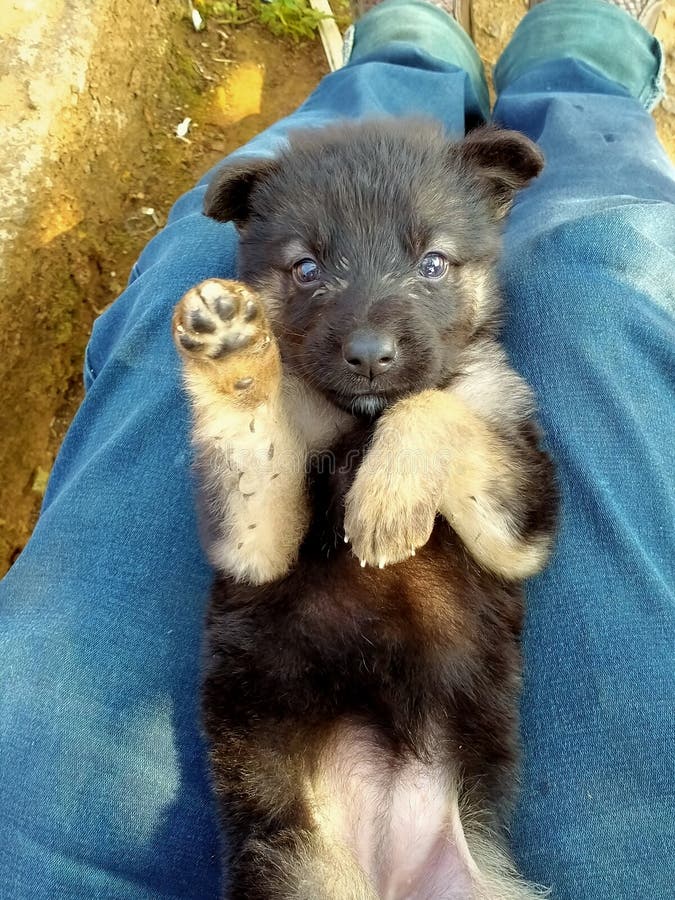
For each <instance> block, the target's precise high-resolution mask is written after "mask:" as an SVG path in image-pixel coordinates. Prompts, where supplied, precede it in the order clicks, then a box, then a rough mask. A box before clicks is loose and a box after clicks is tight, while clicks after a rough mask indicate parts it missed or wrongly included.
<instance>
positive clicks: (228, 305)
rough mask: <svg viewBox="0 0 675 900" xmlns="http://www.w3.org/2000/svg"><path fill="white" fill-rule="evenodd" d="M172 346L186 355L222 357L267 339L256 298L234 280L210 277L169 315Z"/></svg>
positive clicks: (264, 341)
mask: <svg viewBox="0 0 675 900" xmlns="http://www.w3.org/2000/svg"><path fill="white" fill-rule="evenodd" d="M173 334H174V340H175V341H176V346H177V347H178V349H179V350H180V351H181V353H183V354H184V355H186V356H189V357H192V358H198V359H223V358H224V357H226V356H227V355H228V354H230V353H234V352H237V351H241V350H244V349H247V348H252V346H255V345H260V346H261V347H262V346H263V345H264V344H265V343H266V342H269V340H270V335H269V331H268V328H267V323H266V321H265V317H264V315H263V311H262V304H261V302H260V298H259V297H258V296H257V294H255V293H254V292H253V291H252V290H250V288H247V287H246V285H244V284H240V283H239V282H237V281H222V280H220V279H217V278H211V279H209V280H208V281H202V283H201V284H198V285H197V287H194V288H192V289H191V290H189V291H188V292H187V294H185V295H184V296H183V297H182V299H181V300H180V301H179V303H178V305H177V306H176V310H175V312H174V317H173Z"/></svg>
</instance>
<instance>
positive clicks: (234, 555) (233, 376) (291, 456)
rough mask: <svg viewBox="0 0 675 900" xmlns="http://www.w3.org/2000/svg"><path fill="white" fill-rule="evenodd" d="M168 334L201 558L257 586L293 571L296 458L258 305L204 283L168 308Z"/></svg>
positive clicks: (239, 287) (249, 294) (300, 474)
mask: <svg viewBox="0 0 675 900" xmlns="http://www.w3.org/2000/svg"><path fill="white" fill-rule="evenodd" d="M173 334H174V340H175V342H176V346H177V347H178V350H179V352H180V354H181V356H182V358H183V366H184V380H185V386H186V389H187V392H188V394H189V396H190V399H191V401H192V410H193V419H194V429H193V441H194V444H195V447H196V451H197V466H198V470H199V475H200V482H201V484H200V487H201V490H202V493H203V495H204V500H205V504H206V510H205V512H206V534H205V540H206V544H207V547H206V549H207V553H208V555H209V558H210V560H211V562H212V564H213V565H214V566H215V567H216V568H217V569H218V570H219V571H220V572H223V573H226V574H229V575H231V576H233V577H234V578H235V579H237V580H239V581H247V582H250V583H253V584H260V583H263V582H266V581H271V580H274V579H276V578H280V577H281V576H283V575H284V574H285V573H286V572H287V571H288V569H289V568H290V566H291V565H292V564H293V562H294V561H295V558H296V555H297V552H298V548H299V545H300V542H301V540H302V537H303V535H304V532H305V528H306V525H307V515H308V513H307V501H306V496H305V472H304V457H305V450H304V445H303V442H302V441H301V439H300V437H299V436H298V435H297V434H296V433H295V431H294V429H293V427H292V426H291V423H290V422H289V421H288V419H287V417H286V416H285V415H284V412H283V410H282V407H281V402H280V393H281V392H280V387H281V362H280V357H279V350H278V347H277V344H276V341H275V339H274V336H273V335H272V332H271V330H270V327H269V325H268V322H267V319H266V316H265V312H264V308H263V303H262V302H261V299H260V297H259V296H258V295H257V294H256V293H255V292H253V291H252V290H250V289H249V288H248V287H246V286H245V285H243V284H240V283H238V282H234V281H222V280H218V279H212V280H209V281H204V282H202V283H201V284H200V285H198V286H197V287H195V288H193V289H192V290H190V291H188V292H187V294H185V296H184V297H183V298H182V299H181V300H180V302H179V303H178V305H177V306H176V309H175V312H174V317H173Z"/></svg>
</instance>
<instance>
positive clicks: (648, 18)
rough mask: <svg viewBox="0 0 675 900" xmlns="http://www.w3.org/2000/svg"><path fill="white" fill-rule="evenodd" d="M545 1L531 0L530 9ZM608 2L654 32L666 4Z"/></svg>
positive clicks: (642, 0) (649, 0)
mask: <svg viewBox="0 0 675 900" xmlns="http://www.w3.org/2000/svg"><path fill="white" fill-rule="evenodd" d="M545 2H546V0H529V6H530V9H532V7H533V6H539V4H540V3H545ZM606 2H607V3H613V4H614V6H618V7H619V9H622V10H623V11H624V12H627V13H628V15H629V16H632V17H633V18H634V19H637V20H638V22H639V23H640V25H642V26H643V28H646V29H647V31H651V33H652V34H654V32H655V31H656V23H657V22H658V21H659V16H660V15H661V11H662V10H663V7H664V6H665V0H606Z"/></svg>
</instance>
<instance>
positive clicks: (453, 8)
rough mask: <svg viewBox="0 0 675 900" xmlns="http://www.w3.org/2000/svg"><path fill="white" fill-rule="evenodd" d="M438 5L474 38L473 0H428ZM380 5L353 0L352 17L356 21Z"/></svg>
mask: <svg viewBox="0 0 675 900" xmlns="http://www.w3.org/2000/svg"><path fill="white" fill-rule="evenodd" d="M427 2H429V3H431V5H432V6H437V7H438V8H439V9H442V10H443V11H444V12H446V13H447V14H448V15H449V16H452V18H453V19H454V20H455V22H457V23H458V24H459V25H461V26H462V28H463V29H464V31H466V33H467V34H468V35H469V37H470V38H471V39H473V19H472V16H471V0H427ZM377 5H378V0H351V9H352V19H353V21H354V22H356V21H357V19H360V18H361V16H364V15H365V14H366V13H367V12H368V10H369V9H372V8H373V7H374V6H377Z"/></svg>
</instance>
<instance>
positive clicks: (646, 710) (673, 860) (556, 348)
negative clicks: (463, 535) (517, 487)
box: [495, 0, 675, 900]
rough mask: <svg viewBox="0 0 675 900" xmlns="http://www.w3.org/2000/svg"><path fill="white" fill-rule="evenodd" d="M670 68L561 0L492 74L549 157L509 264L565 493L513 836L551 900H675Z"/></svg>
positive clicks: (538, 629) (519, 344)
mask: <svg viewBox="0 0 675 900" xmlns="http://www.w3.org/2000/svg"><path fill="white" fill-rule="evenodd" d="M594 54H595V55H594ZM659 66H660V55H659V50H658V48H657V46H656V45H655V43H654V41H653V39H652V38H651V36H650V35H649V34H648V33H647V32H645V31H643V30H642V29H641V28H640V27H639V26H638V25H637V23H635V22H633V21H632V20H631V19H629V17H628V16H626V15H625V14H623V13H621V12H620V11H619V10H617V9H615V8H614V7H612V6H609V5H608V4H605V3H600V2H594V0H569V2H567V0H550V2H547V3H544V4H542V5H541V6H538V7H536V8H535V9H534V10H533V11H532V12H531V13H529V14H528V16H527V17H526V18H525V19H524V20H523V21H522V23H521V25H520V27H519V29H518V31H517V32H516V34H515V35H514V38H513V40H512V42H511V44H510V46H509V47H508V49H507V50H506V52H505V54H504V56H503V57H502V59H501V61H500V63H499V65H498V66H497V69H496V73H495V75H496V78H495V81H496V85H497V88H498V90H499V100H498V103H497V106H496V110H495V117H496V119H497V120H498V121H499V122H501V123H503V124H505V125H507V126H509V127H512V128H517V129H519V130H521V131H524V132H525V133H526V134H528V136H529V137H531V138H533V139H534V140H536V141H537V142H538V143H539V144H540V146H541V148H542V149H543V151H544V154H545V157H546V161H547V162H546V166H545V169H544V173H543V174H542V175H541V177H540V178H539V179H538V180H537V181H536V182H535V183H534V184H533V186H532V187H531V188H529V189H528V191H526V192H525V194H524V195H523V196H522V197H521V198H520V200H519V201H518V202H517V204H516V206H515V208H514V210H513V214H512V216H511V219H510V222H509V227H508V233H507V242H506V254H505V261H504V266H503V275H504V285H505V288H506V293H507V304H508V309H509V320H508V327H507V344H508V347H509V349H510V351H511V354H512V358H513V361H514V363H515V365H516V367H517V368H518V370H519V371H520V372H522V373H523V374H524V375H525V377H526V378H527V379H528V381H529V382H530V383H531V384H532V385H533V386H534V388H535V391H536V393H537V395H538V397H539V400H540V406H541V417H542V420H543V424H544V429H545V432H546V435H547V439H548V444H549V446H550V448H551V451H552V453H553V456H554V459H555V462H556V464H557V469H558V473H559V481H560V486H561V489H562V495H563V502H562V523H561V525H562V527H561V532H560V537H559V541H558V546H557V552H556V554H555V556H554V559H553V561H552V563H551V565H550V567H549V568H548V569H547V571H546V572H545V573H544V574H543V575H542V576H540V577H539V578H537V579H536V580H535V581H534V582H533V583H532V584H531V585H530V589H529V592H528V600H529V602H528V616H527V627H526V631H525V637H524V649H525V660H526V669H525V695H524V704H523V719H524V747H525V769H524V773H523V793H522V802H521V804H520V807H519V811H518V815H517V819H516V822H515V827H514V832H513V834H514V841H515V845H516V850H517V855H518V856H519V859H520V863H521V866H522V869H523V871H524V872H525V874H526V875H527V876H528V877H530V878H534V879H535V880H538V881H541V882H542V883H544V884H549V885H551V886H552V888H553V897H555V900H635V898H642V897H644V898H646V897H649V898H653V900H666V898H670V897H672V895H673V894H672V892H673V885H674V884H675V854H673V846H675V743H674V742H675V677H674V671H675V667H674V663H673V659H674V657H673V650H674V648H675V590H674V584H673V559H674V558H675V552H674V547H673V522H675V502H674V499H675V498H674V494H673V474H674V472H675V427H674V424H675V416H674V411H675V357H674V350H675V343H674V339H675V322H674V320H673V313H674V312H675V255H674V254H675V171H674V170H673V168H672V167H671V165H670V164H669V162H668V160H667V158H666V155H665V153H664V151H663V149H662V148H661V147H660V145H659V143H658V141H657V139H656V136H655V132H654V124H653V122H652V119H651V117H650V116H649V115H648V113H647V112H646V110H645V106H648V105H649V104H650V103H651V102H652V101H653V100H654V98H655V92H656V89H657V85H658V72H659Z"/></svg>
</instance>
